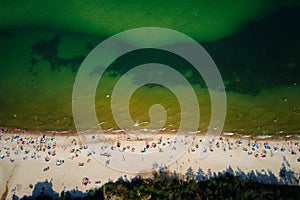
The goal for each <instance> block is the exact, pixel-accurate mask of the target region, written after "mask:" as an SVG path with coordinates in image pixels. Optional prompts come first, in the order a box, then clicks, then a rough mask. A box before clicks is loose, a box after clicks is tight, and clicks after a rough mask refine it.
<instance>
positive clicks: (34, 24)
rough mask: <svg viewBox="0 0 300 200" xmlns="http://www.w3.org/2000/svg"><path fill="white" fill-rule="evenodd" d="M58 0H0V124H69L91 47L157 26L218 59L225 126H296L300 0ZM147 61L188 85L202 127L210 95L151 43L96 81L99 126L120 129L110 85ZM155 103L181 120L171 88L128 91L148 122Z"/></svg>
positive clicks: (172, 123) (137, 116) (135, 110)
mask: <svg viewBox="0 0 300 200" xmlns="http://www.w3.org/2000/svg"><path fill="white" fill-rule="evenodd" d="M58 3H59V4H60V6H57V5H54V4H52V3H48V5H45V4H43V5H42V4H39V3H38V1H29V2H27V3H26V4H24V5H20V3H18V4H17V3H16V4H14V3H6V4H4V5H3V6H1V8H0V9H1V11H0V13H1V14H0V15H1V18H0V19H1V20H0V27H1V30H2V31H1V35H0V44H1V48H0V58H1V60H0V68H1V73H0V92H1V96H0V125H2V126H9V127H20V128H30V129H43V130H45V129H46V130H69V129H74V123H73V118H72V88H73V83H74V80H75V76H76V72H77V70H78V68H79V66H80V64H81V62H82V60H83V59H84V57H85V56H86V55H87V54H88V53H89V51H90V50H91V49H93V48H94V47H95V46H96V45H97V44H99V43H100V42H101V41H103V40H104V39H105V38H107V37H109V36H110V35H112V34H114V33H117V32H119V31H122V30H126V29H128V28H134V27H140V26H162V27H167V28H173V29H175V30H178V31H182V32H183V33H186V34H188V35H189V36H191V37H193V38H194V39H197V40H198V41H199V42H200V43H201V44H202V45H203V46H204V47H205V48H206V50H207V51H208V52H209V54H210V55H211V56H212V58H213V59H214V61H215V62H216V64H217V66H218V67H219V70H220V72H221V75H222V77H223V80H224V84H225V86H226V90H227V100H228V105H227V116H226V122H225V127H224V130H225V131H232V132H239V133H245V134H248V133H250V134H252V133H255V134H262V133H267V134H279V133H280V134H281V133H284V134H299V132H300V127H299V125H298V124H299V122H300V101H299V99H300V86H299V84H300V83H299V75H300V59H299V55H300V49H299V47H297V46H296V45H293V44H295V43H296V44H299V42H300V40H299V38H298V33H300V32H299V30H298V29H297V28H295V27H296V26H297V25H296V22H297V20H298V19H299V14H298V15H297V14H295V13H297V12H296V11H295V10H297V9H298V7H296V9H291V10H285V11H282V12H281V11H280V9H279V6H280V5H279V4H273V5H272V6H270V5H269V4H268V3H269V2H268V1H251V3H240V1H221V2H218V3H217V2H215V3H207V2H205V1H203V2H202V3H179V4H180V5H178V4H174V5H173V4H172V3H170V2H167V1H166V2H165V3H163V5H159V6H158V5H157V4H156V3H149V2H148V3H147V5H148V4H149V5H148V7H147V9H143V8H144V6H145V4H146V3H145V2H142V1H140V3H134V2H132V3H128V4H127V5H122V4H121V3H119V4H117V3H109V2H106V1H103V3H101V4H99V3H98V4H96V3H90V4H84V3H81V2H80V1H78V2H77V1H75V2H73V1H72V3H71V4H70V2H67V1H64V3H60V2H58ZM70 5H72V6H70ZM29 10H30V12H28V11H29ZM233 10H234V11H235V12H233ZM276 10H279V14H278V13H277V14H276V12H275V11H276ZM272 13H275V14H272ZM286 13H290V15H291V16H290V18H288V16H287V17H286V19H287V20H289V21H288V22H289V23H288V22H285V24H286V27H284V28H283V29H284V30H285V31H282V30H280V31H277V32H276V31H274V30H277V28H278V27H282V26H281V24H280V23H279V22H277V20H278V18H280V19H281V18H282V15H283V14H286ZM120 18H121V19H122V21H120ZM258 19H259V20H258ZM249 20H258V21H254V22H252V23H249ZM276 24H279V25H278V27H277V25H276ZM272 28H273V29H274V30H273V29H272ZM261 35H263V36H266V38H264V37H262V38H260V36H261ZM262 41H266V42H265V43H264V42H262ZM291 41H292V42H294V43H291ZM170 42H171V43H172V41H167V43H170ZM173 42H174V41H173ZM297 42H298V43H297ZM164 43H166V41H162V44H164ZM153 60H155V61H157V62H161V63H164V64H167V65H169V66H172V67H173V68H175V69H177V70H178V71H179V72H181V73H182V74H184V75H185V77H186V78H188V80H189V81H190V82H191V83H192V85H193V87H194V89H195V91H196V94H197V97H198V100H199V105H200V109H201V119H200V122H199V129H205V128H206V127H207V126H208V124H209V120H210V99H209V96H208V91H207V89H206V88H205V84H204V82H203V81H202V79H201V77H199V76H197V75H196V73H194V71H193V69H192V68H191V66H189V65H188V64H187V63H185V62H184V61H182V60H180V59H176V57H174V56H172V55H168V54H166V53H164V52H161V51H151V50H149V51H143V52H134V53H133V54H128V55H127V56H126V57H122V58H120V59H118V60H117V61H116V62H114V64H112V66H110V68H109V69H108V71H107V72H106V73H105V75H104V77H103V78H102V79H101V81H100V83H99V85H98V88H97V95H96V99H95V103H96V110H97V116H98V120H99V122H105V123H103V124H102V128H104V129H109V128H114V129H118V127H117V125H116V123H115V122H114V119H113V117H112V113H111V108H110V103H111V102H110V98H107V97H106V96H107V95H110V94H111V93H112V90H113V87H114V84H115V83H116V82H117V80H118V79H119V78H120V77H121V75H122V74H123V73H125V72H126V71H127V70H128V69H130V68H132V67H133V66H134V65H138V64H143V63H147V62H150V61H152V62H153ZM134 81H135V80H134V79H133V80H132V82H133V83H134ZM183 91H184V88H183ZM156 103H159V104H161V105H163V106H164V107H165V108H166V109H167V114H168V118H167V121H166V124H165V127H166V128H167V129H169V130H172V129H176V128H178V125H179V121H180V108H179V104H178V101H177V100H176V98H175V96H174V95H173V94H172V93H171V92H170V91H169V90H168V89H166V88H164V87H158V86H155V85H146V86H144V87H142V88H139V89H138V90H137V91H136V92H135V93H134V95H133V96H132V98H131V101H130V111H131V115H132V118H133V120H134V121H138V122H140V123H143V122H149V120H150V119H149V116H148V110H149V108H150V107H151V105H153V104H156Z"/></svg>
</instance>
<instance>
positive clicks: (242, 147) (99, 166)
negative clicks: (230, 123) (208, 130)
mask: <svg viewBox="0 0 300 200" xmlns="http://www.w3.org/2000/svg"><path fill="white" fill-rule="evenodd" d="M43 134H45V133H42V132H38V133H37V132H34V133H32V132H31V133H22V132H20V131H19V132H18V131H17V132H16V131H15V132H14V133H2V135H1V140H0V149H1V152H0V155H3V156H4V158H2V159H0V194H3V193H4V192H5V188H6V185H7V186H8V195H7V199H11V197H12V195H13V194H15V195H17V196H18V197H23V196H24V195H31V194H32V192H33V189H32V188H30V187H29V184H33V186H34V185H35V184H36V183H37V182H44V181H46V180H47V181H48V182H51V183H52V184H53V190H54V191H56V192H58V193H60V192H61V191H62V190H64V189H65V190H73V189H76V190H78V191H83V192H85V191H86V190H88V189H91V188H95V187H100V186H101V185H102V184H104V183H106V182H107V181H109V180H117V179H118V178H119V177H123V178H124V177H125V179H126V178H127V179H129V180H130V178H132V177H134V176H136V175H137V174H141V175H143V176H150V175H151V173H144V171H142V172H139V173H126V172H124V171H118V170H115V169H112V168H111V166H110V165H112V162H113V159H116V160H118V162H120V163H121V164H120V166H122V162H123V163H124V166H126V164H125V163H126V162H129V166H138V165H142V164H145V163H146V160H147V155H148V154H151V153H155V152H158V151H159V149H162V152H161V153H160V154H158V155H161V156H163V155H164V154H166V153H165V152H164V151H163V150H164V148H165V147H166V146H168V145H169V146H170V145H171V143H172V141H173V139H174V136H175V135H174V134H169V133H165V134H160V135H156V136H155V137H154V138H152V137H151V138H152V139H153V140H152V139H151V138H149V137H150V136H151V134H150V133H149V135H147V133H144V134H143V135H142V136H141V135H140V138H139V140H137V138H136V137H135V135H133V136H132V135H130V136H131V137H130V140H128V135H124V134H123V132H118V133H114V134H107V135H106V140H107V141H108V143H107V144H108V148H110V149H111V147H112V146H113V149H114V150H113V151H116V152H119V153H118V154H116V155H115V156H114V155H113V156H112V157H105V156H100V155H99V152H97V151H96V152H94V150H93V148H94V147H95V149H97V148H98V149H100V147H101V146H100V144H99V140H101V138H99V137H98V136H97V135H94V134H85V138H86V139H87V140H89V141H91V144H88V146H86V147H85V148H84V144H82V143H81V140H80V138H79V137H78V135H76V134H72V133H65V134H62V133H60V134H53V133H50V132H48V133H47V134H46V136H45V143H40V141H41V138H42V137H43ZM16 135H17V137H15V139H14V140H12V138H13V137H14V136H16ZM20 136H21V137H22V138H23V141H24V142H23V143H24V144H22V140H20ZM94 136H95V137H94ZM148 136H149V137H148ZM161 136H162V141H161V143H159V138H160V137H161ZM141 137H142V138H143V139H141ZM51 138H52V140H51ZM168 138H169V139H168ZM81 139H83V140H84V138H81ZM203 139H204V135H197V137H196V138H195V139H194V141H193V142H192V145H191V146H188V148H187V149H186V153H185V154H184V155H183V156H181V157H180V158H179V159H178V160H176V161H175V162H173V163H172V164H170V165H169V166H168V170H170V171H171V172H177V173H181V174H182V175H184V174H186V172H187V170H188V168H192V169H193V171H194V172H195V173H196V172H197V171H198V169H199V168H201V169H202V170H203V171H204V172H205V173H208V171H211V172H222V171H224V170H226V169H228V167H229V166H230V167H231V168H232V169H233V170H234V171H238V170H240V171H242V172H245V173H247V172H250V171H251V170H254V172H255V173H259V174H268V171H269V170H270V172H272V173H274V175H275V178H277V179H278V180H279V179H280V177H279V171H280V169H281V168H282V166H283V165H284V166H286V168H287V169H288V170H290V171H291V172H293V173H295V176H298V174H299V173H300V162H298V161H297V159H298V158H299V157H300V144H299V140H300V139H299V138H297V137H282V138H276V139H271V138H263V139H261V138H257V137H256V138H253V137H243V136H236V135H233V136H231V135H230V134H225V135H224V134H223V135H222V139H221V140H220V138H217V140H216V141H214V143H212V144H213V145H212V148H211V149H212V150H213V151H210V149H207V151H209V152H210V153H209V155H208V156H207V157H206V158H204V159H200V158H199V151H200V147H198V146H201V142H200V140H203ZM18 141H19V144H18V143H17V142H18ZM28 141H31V142H32V144H26V143H28ZM118 141H119V142H120V147H118V146H117V142H118ZM146 142H148V143H147V144H149V148H146V152H145V153H141V150H143V149H144V148H145V147H146ZM202 142H203V141H202ZM216 142H219V148H218V147H217V145H216ZM255 142H256V143H257V144H259V148H257V147H254V149H252V145H253V144H254V143H255ZM265 142H269V143H268V145H269V146H270V148H271V149H266V148H265V147H264V143H265ZM231 143H232V145H231ZM154 144H155V145H154ZM153 145H154V146H155V148H154V146H153ZM21 146H22V147H23V149H20V147H21ZM37 146H40V147H41V149H40V150H41V151H39V152H38V151H36V148H37ZM48 146H50V148H49V149H47V147H48ZM129 146H130V147H129ZM229 146H231V148H232V150H229ZM44 147H46V150H45V151H43V148H44ZM197 147H198V148H197ZM274 147H277V148H278V149H277V150H276V151H275V149H274ZM282 147H284V148H285V151H284V152H281V150H280V149H281V148H282ZM124 148H125V149H124ZM132 148H134V151H133V150H132ZM224 148H225V150H226V151H224ZM17 149H18V150H17ZM72 149H73V150H74V152H72V153H71V151H72ZM78 149H79V150H78ZM246 149H247V151H246ZM26 150H27V152H26ZM76 150H78V151H76ZM122 150H124V151H125V152H128V153H131V155H143V157H142V159H143V160H140V161H139V162H134V163H132V161H130V160H127V159H126V160H123V159H124V157H123V156H122V155H124V154H122V153H120V152H121V151H122ZM16 151H17V152H18V155H15V152H16ZM175 151H176V150H175ZM48 152H50V154H51V155H49V156H48V157H49V158H50V161H48V162H46V161H45V157H46V156H47V154H48ZM53 152H55V153H54V154H53ZM250 152H252V153H250ZM292 152H294V153H293V154H292ZM7 153H9V156H8V155H7ZM76 153H77V155H78V156H77V157H76ZM93 153H95V155H93ZM91 154H92V155H91ZM248 154H250V155H248ZM255 154H257V156H255ZM262 155H266V157H262ZM26 156H27V157H26ZM118 156H119V157H118ZM96 158H105V159H108V160H110V162H111V163H109V164H107V163H106V164H105V163H102V162H99V159H96ZM10 159H14V161H13V162H11V161H10ZM144 159H145V160H144ZM57 160H64V163H63V164H62V165H60V166H57V165H56V164H57V163H56V161H57ZM100 160H101V159H100ZM80 163H81V164H83V166H79V164H80ZM106 165H107V166H106ZM47 167H49V169H48V170H46V171H44V169H45V168H47ZM120 169H124V170H125V171H126V167H125V168H122V167H120ZM149 169H151V166H149ZM129 171H130V170H129ZM84 177H88V178H89V180H90V183H89V184H88V185H86V186H85V185H83V184H82V179H83V178H84ZM100 181H101V183H99V182H100ZM270 181H271V182H272V180H270ZM97 182H98V183H97ZM265 182H268V181H265ZM291 184H297V183H294V182H293V183H291ZM78 194H79V192H78Z"/></svg>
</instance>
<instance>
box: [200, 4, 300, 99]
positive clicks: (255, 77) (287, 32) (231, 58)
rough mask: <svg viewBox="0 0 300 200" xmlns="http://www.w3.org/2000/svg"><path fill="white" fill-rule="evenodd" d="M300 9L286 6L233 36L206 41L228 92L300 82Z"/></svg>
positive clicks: (205, 44)
mask: <svg viewBox="0 0 300 200" xmlns="http://www.w3.org/2000/svg"><path fill="white" fill-rule="evenodd" d="M299 10H300V6H298V7H286V8H283V9H281V10H279V11H277V12H275V13H273V14H272V15H271V16H269V17H267V18H265V19H263V20H260V21H253V22H251V23H248V24H247V25H245V26H244V27H243V29H242V30H241V31H239V32H238V33H236V34H233V35H232V36H230V37H227V38H224V39H221V40H218V41H215V42H207V43H202V45H203V46H204V47H205V49H206V50H207V51H208V52H209V53H210V55H211V56H212V58H213V59H214V61H215V62H216V64H217V66H218V68H219V70H220V71H221V74H222V77H223V79H224V82H225V85H226V89H227V90H228V91H236V92H242V93H247V94H252V95H257V94H258V93H259V92H260V90H262V89H270V88H273V87H276V86H284V85H291V84H298V83H299V76H300V57H299V55H300V46H299V44H300V37H299V35H300V26H299V25H298V24H299V21H300V12H299Z"/></svg>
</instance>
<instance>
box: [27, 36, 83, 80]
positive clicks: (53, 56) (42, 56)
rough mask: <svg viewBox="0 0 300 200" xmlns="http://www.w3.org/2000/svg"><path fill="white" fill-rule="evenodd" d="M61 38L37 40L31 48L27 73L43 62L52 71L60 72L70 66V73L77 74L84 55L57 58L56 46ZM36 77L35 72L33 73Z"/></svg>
mask: <svg viewBox="0 0 300 200" xmlns="http://www.w3.org/2000/svg"><path fill="white" fill-rule="evenodd" d="M60 40H61V36H59V35H56V36H54V37H53V38H51V39H50V40H48V41H47V40H44V39H42V40H39V41H37V42H36V43H35V44H34V45H33V46H32V58H31V64H32V65H31V66H30V69H29V71H30V72H33V71H34V66H35V65H36V64H37V63H38V62H39V61H40V60H44V61H47V62H49V63H50V66H51V69H52V70H53V71H55V70H60V69H61V68H62V67H66V66H70V67H71V69H72V71H73V72H74V73H75V72H77V70H78V68H79V66H80V64H81V63H82V62H83V60H84V58H85V57H86V55H81V56H74V57H72V58H69V59H65V58H61V57H59V56H58V45H59V43H60ZM33 73H34V75H36V72H33Z"/></svg>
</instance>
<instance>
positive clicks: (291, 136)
mask: <svg viewBox="0 0 300 200" xmlns="http://www.w3.org/2000/svg"><path fill="white" fill-rule="evenodd" d="M149 132H157V133H155V134H165V135H176V134H177V133H176V132H175V131H172V130H144V129H139V130H121V129H120V130H111V129H108V130H102V133H100V134H107V135H117V134H124V135H126V134H132V135H134V134H147V133H149ZM185 133H186V134H191V133H192V134H194V135H195V136H205V135H206V133H207V131H206V130H205V131H203V130H198V131H197V133H195V132H189V131H186V132H183V134H185ZM0 134H29V135H31V134H33V135H46V136H78V135H79V133H78V132H77V130H64V131H55V130H52V131H51V130H35V129H21V128H11V127H1V130H0ZM84 134H94V135H97V134H99V132H98V133H97V132H92V131H91V130H86V131H84ZM220 136H227V137H232V138H237V139H238V138H240V139H252V140H266V139H268V140H272V141H273V140H291V139H292V140H297V139H300V135H298V134H282V135H276V134H240V133H234V132H222V133H221V135H220Z"/></svg>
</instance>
